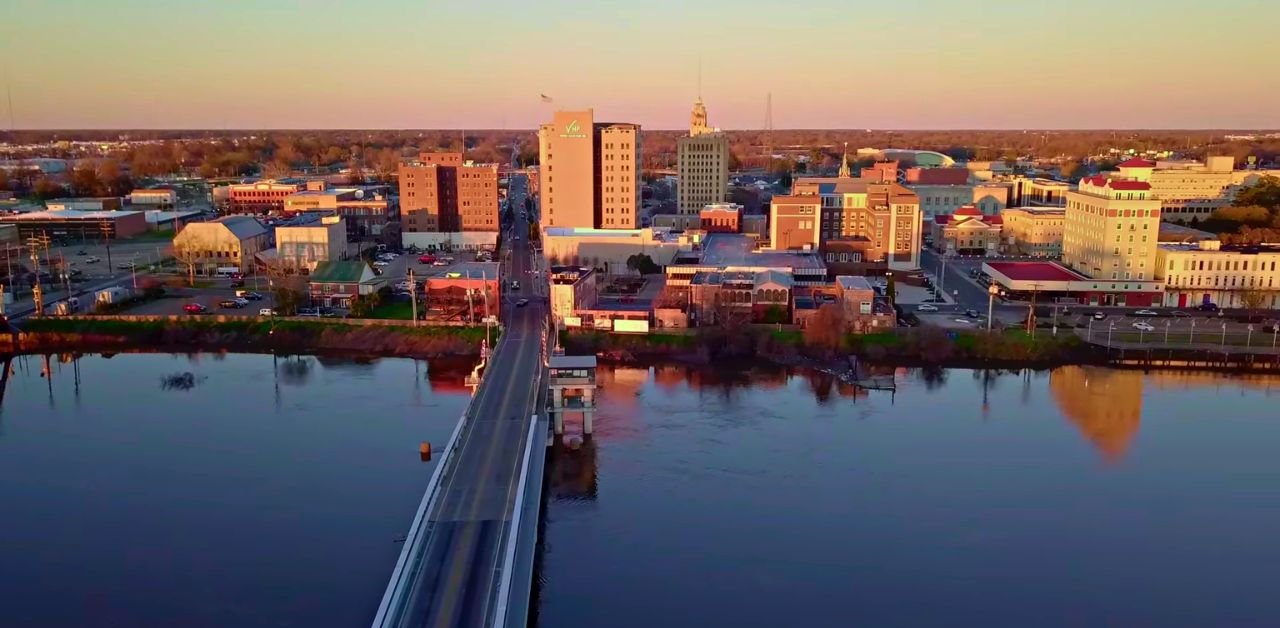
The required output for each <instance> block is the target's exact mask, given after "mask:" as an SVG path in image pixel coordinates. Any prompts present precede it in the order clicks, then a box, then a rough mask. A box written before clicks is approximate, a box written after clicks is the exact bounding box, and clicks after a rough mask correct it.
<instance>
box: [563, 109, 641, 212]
mask: <svg viewBox="0 0 1280 628" xmlns="http://www.w3.org/2000/svg"><path fill="white" fill-rule="evenodd" d="M538 147H539V158H540V162H539V163H540V166H539V177H540V180H539V185H538V187H539V193H540V194H541V203H542V213H541V216H540V221H541V226H542V228H544V229H545V228H547V227H575V228H586V229H590V228H602V229H635V228H636V225H637V223H638V220H637V208H638V207H639V205H640V125H638V124H626V123H608V122H595V115H594V112H593V111H592V110H591V109H584V110H581V111H557V112H556V113H555V116H554V117H553V119H552V122H551V123H550V124H544V125H542V126H541V127H540V128H539V129H538Z"/></svg>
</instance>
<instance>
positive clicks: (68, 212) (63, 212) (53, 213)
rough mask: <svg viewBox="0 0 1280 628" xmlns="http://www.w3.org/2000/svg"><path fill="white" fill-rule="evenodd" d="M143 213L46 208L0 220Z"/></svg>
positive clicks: (101, 216) (74, 217)
mask: <svg viewBox="0 0 1280 628" xmlns="http://www.w3.org/2000/svg"><path fill="white" fill-rule="evenodd" d="M141 213H143V212H141V211H136V210H122V211H111V210H102V211H81V210H78V209H58V210H46V211H35V212H27V213H25V214H13V215H9V216H0V220H6V221H15V220H67V221H75V220H106V219H116V218H121V217H123V216H132V215H135V214H141Z"/></svg>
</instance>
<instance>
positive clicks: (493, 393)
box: [373, 177, 551, 628]
mask: <svg viewBox="0 0 1280 628" xmlns="http://www.w3.org/2000/svg"><path fill="white" fill-rule="evenodd" d="M526 186H527V181H525V180H524V179H523V178H519V179H517V178H514V177H513V179H512V184H511V191H510V195H511V196H512V197H513V200H519V201H520V202H523V196H524V194H525V190H526ZM513 233H514V234H527V233H528V224H527V221H526V220H524V219H522V218H519V217H518V216H517V217H516V220H515V225H514V229H513ZM509 245H510V246H509V248H508V247H505V246H504V248H507V250H508V251H509V253H508V255H507V257H506V264H507V273H508V274H507V275H506V276H505V277H507V278H515V279H518V280H519V281H520V286H521V287H520V289H519V290H508V293H507V294H506V295H505V296H504V299H503V310H502V315H503V322H504V325H505V327H504V331H503V334H502V337H501V338H500V339H499V341H498V343H497V345H496V346H495V347H494V350H493V353H492V355H491V356H490V359H489V363H488V366H487V367H486V368H485V372H484V376H483V379H482V381H481V383H480V385H479V387H478V388H477V389H476V392H475V395H474V396H473V397H472V399H471V402H470V404H469V405H468V407H467V409H466V411H465V412H464V414H463V416H462V418H461V420H460V421H459V422H458V426H457V427H456V428H455V429H454V432H453V435H452V436H451V437H450V439H449V442H448V444H447V445H445V447H444V449H443V451H441V452H440V454H439V456H440V458H439V461H438V462H437V464H436V469H435V471H434V473H433V474H432V476H431V479H430V480H429V482H428V486H427V489H426V492H425V494H424V495H423V498H422V502H421V503H420V504H419V506H418V510H417V513H416V514H415V516H414V519H413V523H412V524H411V525H410V529H409V533H408V535H407V536H406V537H405V542H404V548H403V549H402V550H401V552H400V557H399V559H398V560H397V561H396V566H395V570H394V571H393V573H392V576H391V579H390V582H388V584H387V589H386V592H385V593H384V594H383V597H382V602H381V604H380V605H379V607H378V612H377V615H376V617H375V618H374V621H373V626H374V628H392V627H396V628H400V627H420V626H427V627H433V628H434V627H444V626H492V627H502V626H524V625H526V624H527V623H528V614H529V610H530V609H529V604H530V594H531V591H532V584H533V582H532V580H533V559H534V550H535V548H536V546H537V529H538V519H539V514H540V511H541V503H542V485H543V469H544V465H545V462H546V442H547V441H546V439H547V429H548V424H547V418H546V416H545V412H544V408H545V407H546V391H547V384H546V377H547V369H546V364H547V360H548V357H549V352H550V347H549V346H548V342H549V339H550V337H551V336H550V322H549V321H550V318H549V316H548V312H547V305H546V302H545V301H544V299H543V297H545V296H546V294H545V293H546V290H547V287H546V286H545V284H543V283H542V282H536V281H529V280H528V279H529V278H531V276H530V275H529V274H528V271H529V270H530V269H531V268H532V267H533V266H534V264H535V262H534V257H533V252H532V250H531V249H530V246H529V243H528V241H527V240H526V239H523V238H522V239H520V240H516V239H514V238H511V239H510V240H509ZM507 287H508V288H509V285H508V286H507ZM520 299H528V301H529V303H528V304H527V305H526V306H518V305H517V302H518V300H520Z"/></svg>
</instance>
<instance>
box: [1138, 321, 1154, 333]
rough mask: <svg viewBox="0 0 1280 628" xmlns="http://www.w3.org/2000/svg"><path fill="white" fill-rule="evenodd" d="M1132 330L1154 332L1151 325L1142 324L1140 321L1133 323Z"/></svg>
mask: <svg viewBox="0 0 1280 628" xmlns="http://www.w3.org/2000/svg"><path fill="white" fill-rule="evenodd" d="M1133 328H1134V329H1137V330H1139V331H1155V330H1156V328H1155V327H1153V326H1152V325H1151V323H1144V322H1142V321H1138V322H1136V323H1134V324H1133Z"/></svg>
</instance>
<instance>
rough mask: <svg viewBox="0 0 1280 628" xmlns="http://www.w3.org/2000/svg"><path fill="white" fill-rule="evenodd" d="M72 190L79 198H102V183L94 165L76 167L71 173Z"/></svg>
mask: <svg viewBox="0 0 1280 628" xmlns="http://www.w3.org/2000/svg"><path fill="white" fill-rule="evenodd" d="M71 190H72V192H73V193H74V194H76V195H77V196H102V183H101V182H100V181H98V171H97V169H95V168H94V166H93V164H88V163H86V164H83V165H80V166H76V168H75V170H72V171H71Z"/></svg>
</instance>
